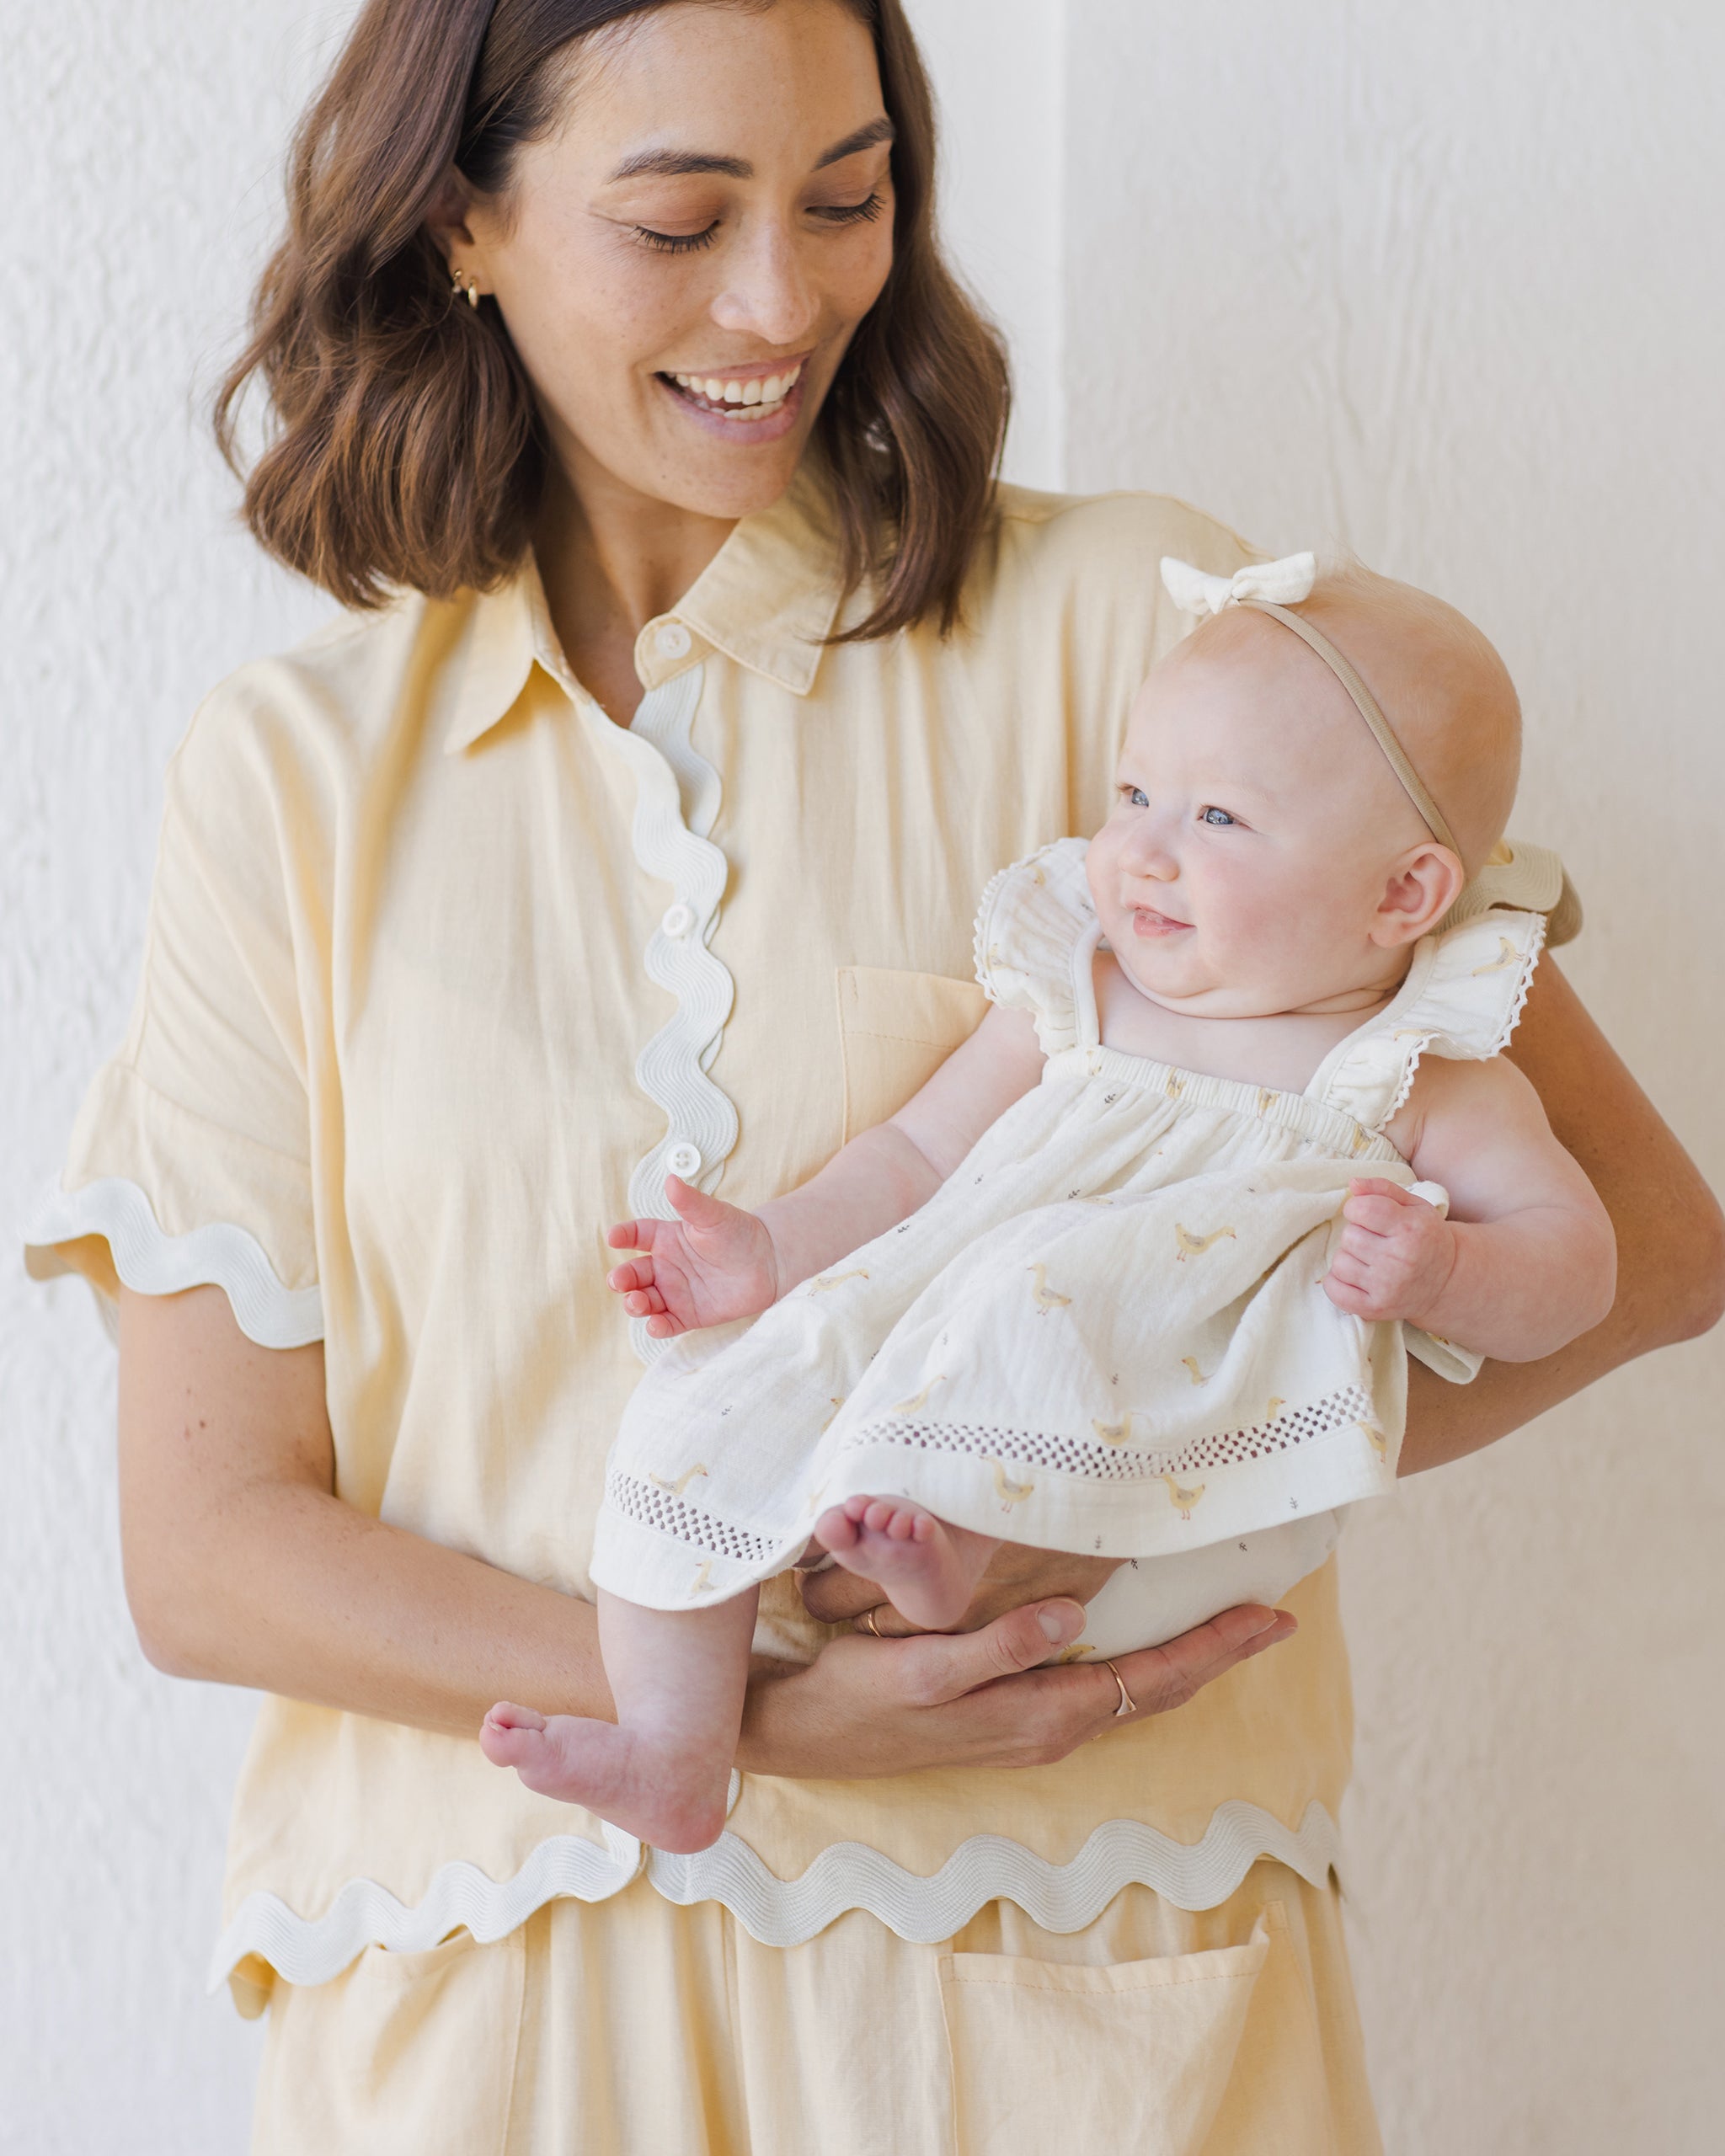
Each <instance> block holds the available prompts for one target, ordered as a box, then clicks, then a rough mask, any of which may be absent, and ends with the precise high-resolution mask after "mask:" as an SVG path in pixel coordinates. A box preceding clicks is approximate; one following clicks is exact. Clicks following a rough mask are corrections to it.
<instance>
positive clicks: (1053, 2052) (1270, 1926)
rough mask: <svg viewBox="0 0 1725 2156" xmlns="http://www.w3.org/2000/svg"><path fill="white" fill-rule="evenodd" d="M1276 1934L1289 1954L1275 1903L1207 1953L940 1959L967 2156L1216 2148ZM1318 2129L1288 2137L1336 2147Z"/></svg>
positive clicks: (960, 2139) (956, 2107)
mask: <svg viewBox="0 0 1725 2156" xmlns="http://www.w3.org/2000/svg"><path fill="white" fill-rule="evenodd" d="M1273 1941H1274V1942H1275V1943H1278V1944H1279V1945H1281V1947H1282V1949H1283V1952H1284V1955H1286V1954H1287V1953H1288V1945H1287V1937H1286V1918H1285V1915H1284V1912H1283V1910H1282V1908H1280V1906H1279V1904H1276V1903H1272V1904H1270V1905H1269V1906H1268V1907H1267V1908H1264V1909H1263V1910H1262V1911H1261V1912H1260V1913H1259V1915H1258V1920H1257V1922H1256V1924H1254V1925H1253V1928H1252V1935H1251V1937H1250V1939H1249V1940H1247V1942H1246V1944H1245V1945H1241V1946H1226V1947H1222V1948H1220V1949H1216V1950H1214V1951H1210V1952H1208V1953H1202V1954H1180V1955H1174V1956H1158V1957H1157V1958H1156V1959H1154V1960H1151V1961H1126V1962H1121V1963H1118V1964H1116V1965H1115V1966H1114V1967H1108V1968H1092V1967H1082V1966H1073V1965H1071V1964H1068V1963H1065V1962H1051V1961H1031V1960H1028V1959H1026V1958H1024V1957H1023V1956H1017V1955H1011V1954H948V1955H943V1956H942V1957H941V1962H940V1984H941V1995H942V2001H943V2006H944V2008H945V2012H946V2023H947V2036H948V2044H949V2046H950V2047H951V2051H952V2062H953V2114H954V2137H955V2143H956V2148H957V2156H1048V2152H1049V2151H1051V2150H1059V2149H1063V2148H1065V2149H1071V2150H1073V2151H1075V2152H1077V2151H1082V2152H1083V2156H1114V2152H1115V2151H1119V2152H1121V2156H1125V2152H1128V2151H1130V2156H1211V2152H1210V2147H1209V2142H1210V2130H1211V2128H1212V2127H1213V2126H1215V2124H1216V2123H1217V2121H1218V2116H1219V2114H1220V2113H1221V2111H1222V2110H1223V2107H1224V2102H1225V2100H1226V2099H1227V2098H1228V2096H1229V2093H1230V2084H1231V2082H1232V2080H1233V2079H1234V2076H1235V2069H1236V2061H1237V2060H1238V2059H1239V2057H1240V2053H1241V2048H1242V2037H1243V2036H1245V2033H1246V2031H1247V2024H1248V2021H1249V2020H1251V2019H1252V2003H1253V1995H1254V1993H1255V1992H1256V1991H1257V1989H1258V1984H1259V1982H1260V1979H1261V1978H1262V1977H1263V1973H1264V1970H1265V1967H1266V1964H1267V1962H1268V1961H1269V1958H1270V1955H1271V1951H1272V1945H1273ZM1290 1958H1291V1956H1290ZM1291 2093H1293V2092H1290V2094H1291ZM1316 2093H1317V2097H1318V2100H1319V2101H1320V2104H1321V2103H1322V2083H1321V2079H1320V2083H1319V2086H1318V2089H1317V2092H1316ZM1296 2100H1298V2099H1297V2097H1296ZM1230 2108H1233V2107H1232V2106H1230ZM1254 2108H1255V2107H1254ZM1313 2124H1314V2126H1315V2127H1316V2130H1317V2132H1319V2134H1320V2135H1321V2136H1322V2138H1320V2139H1318V2140H1316V2141H1314V2140H1311V2139H1310V2138H1309V2137H1303V2136H1302V2137H1299V2138H1296V2139H1295V2140H1293V2141H1290V2142H1289V2143H1286V2146H1288V2147H1289V2148H1290V2149H1296V2148H1297V2149H1300V2150H1301V2151H1304V2150H1306V2149H1307V2148H1311V2149H1313V2150H1317V2149H1321V2148H1326V2147H1327V2146H1328V2140H1329V2137H1328V2132H1327V2125H1326V2124H1325V2123H1324V2122H1323V2121H1322V2120H1321V2119H1314V2121H1313ZM1227 2138H1228V2141H1229V2144H1230V2156H1231V2146H1232V2137H1231V2135H1230V2136H1229V2137H1227ZM1244 2145H1246V2146H1250V2145H1251V2144H1244ZM1277 2145H1278V2147H1280V2146H1281V2145H1283V2144H1282V2143H1281V2142H1280V2140H1278V2143H1277Z"/></svg>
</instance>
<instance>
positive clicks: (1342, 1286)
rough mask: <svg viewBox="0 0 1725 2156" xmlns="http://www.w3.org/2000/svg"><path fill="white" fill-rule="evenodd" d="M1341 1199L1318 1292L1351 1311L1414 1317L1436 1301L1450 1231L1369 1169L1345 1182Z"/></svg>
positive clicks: (1447, 1267) (1444, 1277)
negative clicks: (1340, 1225)
mask: <svg viewBox="0 0 1725 2156" xmlns="http://www.w3.org/2000/svg"><path fill="white" fill-rule="evenodd" d="M1342 1218H1343V1219H1344V1220H1345V1221H1346V1222H1347V1223H1348V1225H1347V1226H1346V1227H1345V1228H1344V1229H1343V1230H1342V1237H1341V1241H1339V1242H1338V1244H1337V1246H1336V1254H1335V1256H1334V1257H1332V1259H1331V1261H1330V1269H1329V1272H1328V1273H1327V1276H1326V1277H1325V1280H1324V1293H1325V1294H1327V1296H1328V1297H1329V1299H1330V1300H1331V1301H1332V1303H1333V1304H1334V1305H1336V1307H1337V1309H1338V1310H1350V1311H1352V1312H1353V1314H1354V1316H1355V1317H1363V1318H1370V1319H1387V1318H1405V1319H1407V1321H1409V1322H1410V1323H1411V1324H1415V1325H1417V1324H1418V1323H1419V1321H1420V1315H1421V1313H1422V1312H1423V1311H1426V1310H1432V1309H1434V1307H1435V1306H1436V1304H1437V1301H1438V1299H1439V1296H1440V1295H1441V1294H1443V1292H1444V1289H1445V1286H1446V1285H1447V1284H1448V1282H1449V1278H1450V1273H1451V1271H1452V1270H1453V1269H1454V1267H1455V1230H1454V1229H1453V1228H1452V1227H1451V1226H1450V1223H1449V1222H1448V1221H1447V1220H1446V1219H1445V1218H1444V1216H1443V1214H1441V1213H1439V1210H1438V1209H1437V1207H1436V1206H1435V1205H1429V1204H1428V1203H1426V1201H1425V1199H1424V1198H1416V1197H1415V1196H1414V1195H1413V1192H1412V1191H1409V1190H1404V1189H1403V1188H1402V1186H1401V1184H1400V1183H1397V1182H1384V1181H1383V1180H1382V1179H1381V1177H1376V1176H1370V1177H1365V1178H1364V1179H1363V1180H1361V1181H1360V1182H1354V1183H1350V1184H1349V1185H1348V1203H1346V1204H1345V1205H1344V1206H1343V1208H1342Z"/></svg>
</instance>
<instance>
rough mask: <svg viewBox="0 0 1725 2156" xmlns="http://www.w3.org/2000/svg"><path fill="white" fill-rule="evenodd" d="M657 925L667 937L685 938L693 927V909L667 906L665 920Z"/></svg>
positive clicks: (681, 906) (683, 906)
mask: <svg viewBox="0 0 1725 2156" xmlns="http://www.w3.org/2000/svg"><path fill="white" fill-rule="evenodd" d="M659 925H660V927H661V928H662V929H663V930H664V931H665V934H666V935H667V936H686V935H687V934H688V932H689V931H690V930H691V929H692V927H693V926H695V909H694V908H693V907H692V906H686V905H674V906H667V907H666V908H665V919H664V920H663V921H660V924H659Z"/></svg>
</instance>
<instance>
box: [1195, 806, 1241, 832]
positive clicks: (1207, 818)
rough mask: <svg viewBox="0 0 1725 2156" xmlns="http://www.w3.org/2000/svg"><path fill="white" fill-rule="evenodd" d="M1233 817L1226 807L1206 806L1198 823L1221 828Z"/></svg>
mask: <svg viewBox="0 0 1725 2156" xmlns="http://www.w3.org/2000/svg"><path fill="white" fill-rule="evenodd" d="M1233 820H1234V819H1233V818H1232V817H1231V815H1230V814H1228V812H1227V810H1226V809H1204V812H1203V813H1202V814H1201V815H1200V816H1199V822H1200V823H1204V824H1210V825H1214V826H1215V829H1216V830H1223V829H1224V828H1225V827H1226V825H1229V824H1231V823H1232V822H1233Z"/></svg>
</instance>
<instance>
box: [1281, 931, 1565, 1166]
mask: <svg viewBox="0 0 1725 2156" xmlns="http://www.w3.org/2000/svg"><path fill="white" fill-rule="evenodd" d="M1545 942H1546V916H1545V915H1544V914H1543V913H1521V912H1512V911H1510V910H1509V909H1508V908H1506V907H1502V906H1495V907H1493V908H1492V909H1491V910H1489V911H1487V912H1485V913H1482V914H1478V915H1475V916H1474V918H1473V919H1471V920H1469V921H1463V922H1461V925H1460V926H1457V927H1454V928H1447V929H1444V930H1442V931H1439V933H1438V934H1436V935H1433V936H1428V937H1425V938H1423V940H1422V942H1420V943H1419V944H1418V947H1416V949H1415V952H1414V957H1413V965H1412V966H1411V967H1410V969H1409V970H1408V975H1407V980H1406V982H1405V983H1404V984H1403V985H1402V991H1401V993H1400V995H1397V997H1396V999H1395V1001H1393V1002H1392V1003H1391V1004H1390V1006H1388V1008H1387V1009H1386V1010H1385V1011H1383V1012H1382V1013H1381V1016H1380V1017H1378V1018H1377V1019H1376V1021H1375V1022H1373V1023H1372V1024H1370V1025H1369V1026H1366V1027H1362V1028H1361V1029H1360V1031H1359V1032H1358V1033H1351V1034H1350V1035H1349V1036H1348V1038H1347V1039H1346V1040H1344V1041H1343V1042H1342V1043H1340V1045H1339V1046H1338V1048H1337V1049H1335V1050H1334V1051H1333V1052H1332V1054H1331V1057H1330V1059H1329V1062H1328V1064H1327V1065H1326V1067H1325V1068H1324V1069H1323V1070H1320V1071H1319V1073H1318V1075H1317V1076H1316V1079H1315V1080H1314V1081H1313V1082H1312V1085H1311V1089H1310V1090H1311V1092H1312V1093H1313V1094H1315V1095H1316V1097H1318V1098H1319V1099H1321V1100H1322V1101H1323V1102H1325V1104H1326V1105H1327V1106H1328V1107H1334V1108H1338V1109H1339V1110H1340V1111H1341V1112H1342V1113H1343V1114H1344V1115H1348V1116H1351V1117H1352V1118H1353V1119H1354V1122H1356V1123H1358V1124H1359V1126H1360V1128H1361V1129H1364V1130H1370V1131H1378V1130H1381V1129H1382V1128H1383V1126H1384V1125H1385V1124H1386V1123H1388V1122H1389V1121H1390V1119H1391V1117H1392V1116H1394V1115H1395V1113H1396V1112H1397V1109H1398V1108H1400V1107H1402V1104H1403V1102H1405V1101H1406V1100H1407V1096H1408V1094H1409V1093H1410V1092H1411V1091H1413V1081H1414V1077H1415V1075H1416V1073H1417V1072H1418V1069H1419V1064H1420V1059H1421V1058H1422V1057H1423V1056H1425V1055H1428V1054H1431V1055H1442V1056H1448V1057H1450V1058H1452V1059H1454V1060H1455V1061H1457V1062H1483V1061H1485V1060H1486V1059H1487V1058H1488V1057H1491V1056H1493V1055H1496V1054H1499V1053H1500V1052H1501V1051H1502V1050H1503V1049H1504V1048H1506V1047H1507V1046H1508V1045H1509V1038H1510V1035H1511V1034H1512V1033H1514V1031H1515V1026H1516V1022H1517V1020H1518V1019H1519V1017H1520V1016H1521V1011H1522V1006H1523V1005H1524V1004H1525V1002H1526V1001H1527V997H1528V991H1529V990H1530V988H1531V987H1532V985H1533V976H1534V969H1535V967H1536V966H1537V965H1538V963H1539V957H1540V953H1541V950H1542V949H1543V948H1544V947H1545Z"/></svg>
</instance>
